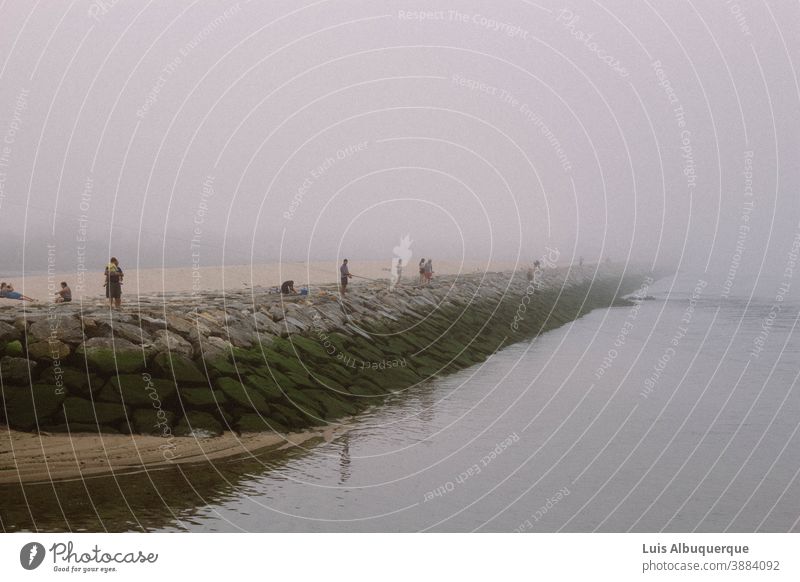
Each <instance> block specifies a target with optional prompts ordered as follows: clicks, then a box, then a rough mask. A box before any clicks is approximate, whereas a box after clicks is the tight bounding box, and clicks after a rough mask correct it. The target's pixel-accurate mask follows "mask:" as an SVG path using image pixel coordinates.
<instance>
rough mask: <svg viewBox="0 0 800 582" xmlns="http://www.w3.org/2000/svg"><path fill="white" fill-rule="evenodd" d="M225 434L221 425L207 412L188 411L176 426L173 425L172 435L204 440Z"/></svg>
mask: <svg viewBox="0 0 800 582" xmlns="http://www.w3.org/2000/svg"><path fill="white" fill-rule="evenodd" d="M223 432H225V431H224V430H223V428H222V424H220V422H219V421H218V420H217V419H216V418H214V417H213V416H212V415H210V414H209V413H207V412H201V411H199V410H190V411H189V412H187V413H186V414H185V415H184V417H183V418H181V419H180V421H179V422H178V424H176V425H175V428H174V430H173V434H175V435H176V436H193V437H196V438H206V437H212V436H221V435H222V433H223Z"/></svg>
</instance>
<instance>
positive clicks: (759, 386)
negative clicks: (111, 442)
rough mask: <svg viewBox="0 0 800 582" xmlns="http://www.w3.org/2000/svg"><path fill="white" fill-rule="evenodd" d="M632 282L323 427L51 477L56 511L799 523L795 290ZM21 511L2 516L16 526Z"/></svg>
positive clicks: (545, 522)
mask: <svg viewBox="0 0 800 582" xmlns="http://www.w3.org/2000/svg"><path fill="white" fill-rule="evenodd" d="M649 293H651V294H652V295H653V297H654V299H653V300H648V301H642V302H640V303H638V304H637V305H636V306H634V307H619V308H612V309H603V310H595V311H593V312H591V313H590V314H588V315H587V316H585V317H583V318H581V319H579V320H576V321H574V322H572V323H570V324H567V325H565V326H563V327H561V328H559V329H556V330H554V331H551V332H548V333H546V334H544V335H542V336H540V337H538V338H536V339H535V340H533V341H531V342H526V343H521V344H516V345H512V346H509V347H507V348H505V349H502V350H501V351H499V352H498V353H496V354H495V355H494V356H493V357H491V358H490V359H489V360H488V361H486V362H484V363H483V364H481V365H476V366H473V367H472V368H468V369H465V370H463V371H461V372H458V373H456V374H453V375H450V376H447V377H445V378H442V379H438V380H435V381H430V382H427V383H425V384H422V385H419V386H417V387H415V388H413V389H411V390H409V391H407V392H406V393H403V394H398V395H396V396H394V397H392V400H390V401H389V402H386V403H385V404H383V405H380V406H376V407H375V408H374V409H372V410H370V411H367V412H366V413H364V414H363V415H361V416H360V417H358V418H357V419H356V420H354V421H351V422H349V423H348V424H347V425H346V427H343V432H342V434H340V435H339V436H337V437H336V438H334V439H333V440H331V441H329V442H318V443H315V444H313V445H312V446H309V447H307V448H300V449H294V450H291V451H287V452H278V453H270V454H269V455H265V456H263V457H261V456H258V457H256V458H253V459H248V460H247V461H246V462H245V461H230V462H229V463H228V465H227V466H222V467H221V468H219V469H215V470H209V469H208V468H205V469H203V470H202V471H196V472H192V471H191V470H184V469H182V470H180V471H178V472H177V473H175V474H171V475H169V476H165V477H164V478H159V477H158V476H157V475H156V476H155V478H153V477H152V476H151V477H149V478H148V480H147V481H143V480H142V479H141V478H133V477H131V478H126V477H121V478H118V479H116V480H115V481H113V482H111V481H110V480H106V481H105V482H103V480H94V481H93V482H92V484H91V485H90V486H89V487H86V486H84V485H81V487H77V486H74V488H73V489H72V490H70V491H61V494H60V497H61V498H63V497H64V496H65V495H67V494H68V495H70V499H71V501H72V503H70V504H69V505H70V509H68V510H66V511H67V513H69V526H68V528H69V529H75V530H81V529H90V530H97V529H109V530H142V529H145V530H151V531H152V530H165V531H176V530H180V531H183V530H191V531H276V532H288V531H334V532H341V531H389V532H395V531H458V532H461V531H487V532H488V531H499V532H511V531H540V532H553V531H579V532H587V531H589V532H590V531H615V532H619V531H645V532H651V531H678V532H688V531H699V532H709V531H711V532H717V531H732V532H753V531H779V532H784V531H800V525H799V523H800V522H799V521H798V520H799V519H800V476H799V475H798V473H799V472H800V435H798V426H800V424H799V420H800V390H799V389H798V386H797V377H798V370H799V368H798V362H800V357H798V356H800V335H799V334H798V333H797V332H798V330H797V329H796V324H797V317H798V311H799V310H800V304H796V303H791V302H780V305H779V308H778V309H776V307H775V306H776V305H778V304H777V303H776V302H775V301H774V300H769V299H760V300H759V299H748V298H731V297H728V298H723V297H720V296H719V295H716V296H713V297H712V296H710V295H707V294H706V289H705V288H703V287H702V286H700V287H695V288H694V289H692V288H689V289H688V290H687V291H686V292H683V293H677V292H672V293H667V292H666V290H662V291H661V292H658V291H657V290H650V291H649ZM344 429H346V430H344ZM53 491H55V493H53ZM47 495H49V496H50V497H51V498H52V497H53V495H59V489H58V488H56V489H55V490H53V489H52V488H49V489H47ZM44 496H45V493H44V492H43V493H42V499H44ZM81 496H84V497H87V499H88V497H91V500H87V499H84V500H83V501H81V502H77V501H75V500H76V499H78V498H81ZM37 502H38V501H37V495H36V494H35V492H31V493H30V495H29V498H28V500H27V501H25V503H33V504H36V503H37ZM43 502H44V501H42V503H43ZM60 509H61V508H60ZM61 511H62V514H61V515H63V511H64V510H63V509H61ZM81 512H83V513H85V515H83V513H81ZM37 513H38V514H39V517H38V519H37V527H38V528H40V529H64V527H65V526H64V523H65V521H64V520H63V519H62V517H61V515H58V512H57V511H55V510H54V511H53V513H54V514H56V515H54V516H53V518H52V519H50V520H48V519H47V517H46V516H43V515H44V514H43V512H42V511H38V512H37ZM25 515H26V512H25V511H23V508H19V511H18V512H16V513H15V514H13V515H12V514H10V513H8V512H5V519H4V523H3V526H4V528H5V529H30V528H31V527H32V526H31V524H30V523H29V522H28V521H26V519H27V518H26V517H25ZM15 516H16V517H15ZM14 520H17V523H11V521H14Z"/></svg>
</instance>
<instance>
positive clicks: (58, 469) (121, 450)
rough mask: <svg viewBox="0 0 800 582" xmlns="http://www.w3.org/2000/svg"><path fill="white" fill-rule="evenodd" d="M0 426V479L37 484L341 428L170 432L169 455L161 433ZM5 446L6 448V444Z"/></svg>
mask: <svg viewBox="0 0 800 582" xmlns="http://www.w3.org/2000/svg"><path fill="white" fill-rule="evenodd" d="M0 432H2V433H3V434H4V435H5V436H4V438H2V439H1V440H2V442H3V449H2V450H0V485H13V484H26V485H37V484H42V483H50V482H55V481H70V480H77V479H79V480H83V479H87V478H95V477H106V476H109V475H111V474H114V475H117V476H121V475H126V474H130V473H135V472H141V471H158V470H162V469H167V468H170V467H174V466H176V465H185V464H198V463H203V462H212V463H213V462H214V461H221V460H227V459H233V458H236V457H239V456H249V455H255V454H256V453H260V452H264V451H265V450H274V451H279V450H285V449H289V448H293V447H301V446H303V445H304V444H305V443H308V442H309V441H312V440H315V439H322V440H324V441H329V440H332V439H333V438H336V437H337V436H339V435H340V434H343V433H344V432H346V430H345V429H344V428H343V427H334V426H325V427H319V428H316V429H309V430H306V431H302V432H297V433H288V434H286V435H279V434H275V433H247V434H242V435H236V434H234V433H232V432H226V433H224V434H223V435H222V436H216V437H208V438H195V437H174V438H172V439H170V442H171V445H172V447H171V448H170V449H169V450H170V451H171V452H172V454H173V455H174V457H173V458H171V459H168V458H166V457H165V455H164V451H165V450H167V449H164V448H163V446H164V444H165V443H164V442H163V441H164V440H165V439H164V438H163V437H159V436H150V435H140V434H132V435H114V434H102V435H100V434H91V433H77V434H73V435H55V434H47V433H44V434H37V433H28V432H20V431H15V430H12V429H9V428H8V427H7V426H4V425H0ZM6 447H9V448H8V449H7V450H6ZM11 447H13V449H12V448H11Z"/></svg>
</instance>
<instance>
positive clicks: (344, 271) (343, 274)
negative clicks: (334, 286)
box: [339, 259, 353, 295]
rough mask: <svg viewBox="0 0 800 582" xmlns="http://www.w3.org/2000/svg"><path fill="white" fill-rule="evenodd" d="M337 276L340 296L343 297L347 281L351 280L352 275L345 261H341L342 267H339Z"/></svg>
mask: <svg viewBox="0 0 800 582" xmlns="http://www.w3.org/2000/svg"><path fill="white" fill-rule="evenodd" d="M339 275H340V280H339V282H340V283H341V290H342V295H344V294H345V293H346V292H347V280H348V279H352V278H353V275H351V274H350V267H348V266H347V259H345V260H344V261H342V266H341V267H339Z"/></svg>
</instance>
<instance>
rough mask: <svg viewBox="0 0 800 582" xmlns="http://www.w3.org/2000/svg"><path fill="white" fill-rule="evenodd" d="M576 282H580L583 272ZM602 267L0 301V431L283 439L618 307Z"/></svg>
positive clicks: (619, 281) (619, 278)
mask: <svg viewBox="0 0 800 582" xmlns="http://www.w3.org/2000/svg"><path fill="white" fill-rule="evenodd" d="M583 273H585V275H584V274H583ZM643 278H644V274H642V273H636V274H630V273H628V274H626V275H623V273H622V272H621V270H618V269H614V268H612V267H602V268H601V269H600V270H599V271H598V272H596V273H595V272H594V271H592V270H590V269H588V268H584V269H583V270H582V271H580V270H576V269H573V270H571V271H568V270H567V269H548V270H545V271H541V272H537V274H536V277H535V279H534V281H533V283H530V284H529V282H528V281H527V280H526V276H525V274H524V273H483V274H469V275H460V276H451V277H441V278H438V279H437V280H436V281H435V282H434V283H433V284H432V285H431V286H430V287H416V286H414V285H413V284H412V282H411V281H406V282H405V285H401V286H400V287H399V288H397V289H395V290H394V291H392V292H390V291H389V290H388V289H387V283H384V282H374V283H373V282H371V283H366V284H355V285H352V286H351V288H350V290H349V291H348V294H347V297H346V300H344V301H342V300H341V299H340V297H339V296H338V294H337V292H336V288H335V287H319V288H314V289H312V292H311V294H310V295H308V296H292V297H281V296H280V295H276V294H271V293H268V292H266V290H262V289H253V290H245V291H237V292H232V293H229V292H226V293H224V294H222V293H201V294H193V295H179V294H170V295H159V296H148V297H139V298H137V299H133V300H131V299H130V297H129V298H128V303H127V304H126V305H125V306H124V308H123V310H121V311H113V312H112V311H109V309H108V307H107V306H106V305H105V304H103V303H101V302H99V301H98V302H93V303H86V302H84V303H83V304H81V305H78V304H62V305H42V304H33V305H31V304H21V303H20V304H15V305H13V306H4V307H2V308H0V350H2V352H1V353H2V358H0V378H1V379H2V385H1V387H2V407H0V423H6V424H8V425H9V426H10V427H11V428H14V429H17V430H22V431H38V432H46V433H65V432H69V433H86V432H91V433H95V434H97V433H98V432H101V433H123V434H129V433H140V434H154V435H159V436H162V437H165V439H167V440H166V441H165V446H167V447H168V446H169V445H168V444H167V443H168V441H169V439H170V438H171V437H173V436H185V435H194V436H211V435H219V434H222V433H223V431H228V430H230V431H234V432H236V433H239V434H241V433H252V432H262V431H275V432H278V433H281V434H283V433H286V432H289V431H297V430H300V429H304V428H306V427H310V426H318V425H321V424H326V423H330V422H332V421H336V420H339V419H343V418H345V417H348V416H350V415H354V414H356V413H358V412H359V411H360V410H363V409H364V408H366V407H369V406H371V405H374V404H376V403H378V402H380V400H381V398H382V397H383V396H385V395H387V394H389V393H397V392H398V391H402V390H407V389H410V388H412V387H413V386H415V385H417V384H419V383H420V382H424V381H426V380H427V379H429V378H432V377H435V376H437V375H440V374H445V373H448V372H452V371H455V370H458V369H461V368H465V367H467V366H470V365H472V364H476V363H479V362H481V361H483V360H485V359H486V358H487V357H488V356H490V355H491V354H492V353H493V352H494V351H496V350H497V349H499V348H501V347H503V346H505V345H509V344H511V343H514V342H517V341H520V340H523V339H526V338H530V337H533V336H534V335H536V334H538V333H541V332H543V331H546V330H548V329H552V328H554V327H558V326H560V325H562V324H564V323H566V322H569V321H572V320H574V319H575V318H577V317H580V316H581V315H583V314H585V313H587V312H588V311H590V310H592V309H594V308H598V307H608V306H610V305H616V304H620V302H621V301H622V300H621V299H619V297H621V296H622V295H624V294H626V293H629V292H631V291H633V290H634V289H636V288H637V287H638V286H639V285H640V284H641V280H642V279H643Z"/></svg>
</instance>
